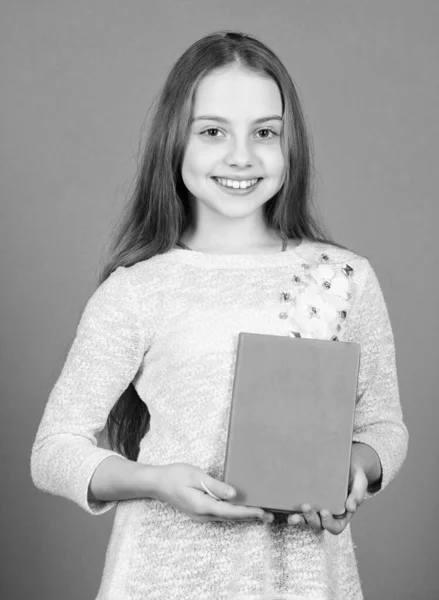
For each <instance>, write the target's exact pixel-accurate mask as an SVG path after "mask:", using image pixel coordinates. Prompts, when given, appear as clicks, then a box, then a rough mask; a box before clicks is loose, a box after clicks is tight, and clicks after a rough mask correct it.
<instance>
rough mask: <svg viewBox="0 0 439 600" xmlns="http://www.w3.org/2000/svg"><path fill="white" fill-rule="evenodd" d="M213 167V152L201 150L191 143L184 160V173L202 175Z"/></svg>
mask: <svg viewBox="0 0 439 600" xmlns="http://www.w3.org/2000/svg"><path fill="white" fill-rule="evenodd" d="M211 167H212V156H211V153H209V152H206V151H204V152H203V151H200V148H197V147H196V146H195V145H189V146H188V147H187V149H186V153H185V157H184V160H183V165H182V169H183V173H184V172H186V173H187V175H188V176H190V175H202V174H206V172H209V171H210V169H211Z"/></svg>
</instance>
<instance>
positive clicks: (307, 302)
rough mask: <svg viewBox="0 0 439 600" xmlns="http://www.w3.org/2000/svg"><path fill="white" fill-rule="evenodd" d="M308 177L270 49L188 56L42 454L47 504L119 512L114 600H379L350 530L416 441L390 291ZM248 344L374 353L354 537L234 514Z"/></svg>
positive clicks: (350, 505)
mask: <svg viewBox="0 0 439 600" xmlns="http://www.w3.org/2000/svg"><path fill="white" fill-rule="evenodd" d="M310 171H311V164H310V151H309V143H308V138H307V133H306V129H305V124H304V118H303V115H302V111H301V107H300V104H299V100H298V96H297V92H296V90H295V87H294V84H293V82H292V80H291V78H290V76H289V74H288V72H287V71H286V69H285V67H284V66H283V64H282V63H281V62H280V60H279V59H278V57H277V56H276V55H275V54H274V53H273V52H272V51H271V50H269V49H268V48H267V46H265V45H264V44H262V43H261V42H260V41H258V40H257V39H255V38H254V37H251V36H248V35H243V34H239V33H231V32H219V33H215V34H212V35H209V36H207V37H205V38H203V39H201V40H199V41H197V42H196V43H195V44H193V45H192V46H191V47H190V48H189V49H188V50H187V51H186V52H185V53H184V54H183V55H182V56H181V58H180V59H179V60H178V61H177V62H176V64H175V65H174V67H173V68H172V70H171V72H170V74H169V76H168V78H167V80H166V82H165V85H164V88H163V90H162V92H161V95H160V97H159V99H158V103H157V106H156V109H155V112H154V115H153V118H152V123H151V126H150V129H149V134H148V136H147V138H146V143H145V150H144V156H143V161H142V164H141V169H140V171H139V173H138V177H137V183H136V188H135V191H134V194H133V197H132V202H131V204H130V206H129V207H128V210H127V213H126V216H125V220H124V222H123V224H122V226H121V228H120V231H119V232H118V235H117V237H116V239H115V243H114V251H113V255H112V257H111V260H110V261H109V262H108V264H107V266H106V268H105V269H104V272H103V275H102V279H101V285H100V286H99V287H98V289H97V290H96V292H95V293H94V294H93V295H92V297H91V298H90V299H89V301H88V303H87V305H86V307H85V310H84V313H83V315H82V318H81V320H80V323H79V326H78V330H77V334H76V337H75V340H74V342H73V345H72V348H71V350H70V353H69V355H68V358H67V360H66V363H65V365H64V368H63V370H62V373H61V375H60V377H59V379H58V381H57V383H56V385H55V387H54V389H53V391H52V393H51V395H50V398H49V401H48V403H47V406H46V409H45V412H44V415H43V418H42V420H41V424H40V427H39V430H38V433H37V436H36V440H35V443H34V446H33V450H32V457H31V471H32V478H33V481H34V483H35V485H36V486H37V487H39V488H40V489H42V490H45V491H48V492H51V493H53V494H58V495H61V496H64V497H66V498H69V499H70V500H72V501H74V502H76V503H77V504H78V505H79V506H81V507H82V508H83V509H84V510H85V511H87V512H88V513H91V514H102V513H104V512H106V511H108V510H110V509H111V508H112V507H113V506H114V505H117V509H116V515H115V520H114V525H113V531H112V535H111V539H110V542H109V546H108V550H107V556H106V563H105V569H104V573H103V577H102V581H101V585H100V589H99V593H98V596H97V600H140V599H146V598H148V600H153V599H154V598H156V599H160V600H164V599H166V600H178V599H181V600H183V599H184V600H192V599H193V600H202V599H205V600H226V599H248V600H250V599H252V600H256V599H261V598H267V599H268V598H269V599H271V600H273V599H283V600H292V599H319V600H358V599H360V598H363V595H362V591H361V586H360V580H359V575H358V570H357V565H356V560H355V556H354V550H353V544H352V538H351V532H350V520H351V518H352V517H353V515H354V514H355V512H356V510H357V508H358V507H359V506H360V504H361V503H362V502H363V500H364V498H367V497H370V496H373V495H374V494H376V493H378V492H379V491H380V490H382V489H384V488H385V487H386V485H387V484H388V483H389V482H390V481H391V480H392V479H393V478H394V476H395V475H396V473H397V472H398V470H399V469H400V467H401V465H402V463H403V461H404V458H405V455H406V451H407V442H408V434H407V430H406V427H405V425H404V423H403V420H402V413H401V406H400V401H399V395H398V383H397V376H396V367H395V356H394V343H393V335H392V330H391V325H390V322H389V317H388V312H387V308H386V304H385V301H384V299H383V296H382V292H381V289H380V285H379V283H378V280H377V278H376V275H375V272H374V270H373V268H372V267H371V265H370V263H369V261H368V260H367V259H366V258H364V257H361V256H359V255H357V254H355V253H354V252H352V251H350V250H347V249H346V248H344V247H342V246H340V245H338V244H336V243H334V242H332V241H331V240H330V239H329V238H327V237H325V235H324V233H323V231H322V230H321V229H320V228H319V226H318V224H317V223H316V221H315V220H314V219H313V217H312V215H311V213H310V195H309V188H310ZM241 331H247V332H252V333H262V334H264V333H265V334H271V335H289V336H296V337H310V338H311V337H314V338H322V339H332V340H334V343H337V340H340V341H352V342H356V343H358V344H360V346H361V361H360V372H359V381H358V397H357V408H356V416H355V425H354V430H353V447H352V459H351V471H350V487H349V493H348V497H347V499H346V514H345V516H344V518H342V519H335V518H333V516H332V515H331V514H330V513H329V511H327V510H323V511H321V512H320V513H316V512H315V511H313V510H312V509H311V507H310V506H307V505H304V506H303V507H302V508H303V513H302V514H301V515H295V516H292V515H286V516H285V515H273V514H271V513H269V512H267V511H264V510H263V509H262V508H252V507H245V506H237V505H234V504H233V497H234V494H235V491H234V490H233V489H231V488H230V486H228V485H226V484H225V483H224V482H223V481H222V478H223V465H224V457H225V450H226V443H227V430H228V418H229V410H230V402H231V394H232V385H233V376H234V365H235V360H236V350H237V341H238V335H239V332H241ZM106 425H107V431H108V439H109V443H110V448H112V449H111V450H107V449H105V448H100V447H98V446H97V436H98V434H99V432H100V431H102V430H104V428H105V426H106ZM291 460H292V461H294V460H300V457H297V456H296V457H291ZM213 496H216V497H217V498H219V499H215V498H214V497H213Z"/></svg>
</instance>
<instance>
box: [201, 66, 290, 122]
mask: <svg viewBox="0 0 439 600" xmlns="http://www.w3.org/2000/svg"><path fill="white" fill-rule="evenodd" d="M201 114H214V115H218V116H222V117H226V118H229V119H230V120H233V119H241V118H243V119H245V120H248V121H252V120H254V119H257V118H258V117H261V116H264V115H267V114H278V115H282V98H281V95H280V91H279V88H278V87H277V84H276V82H275V81H274V80H273V79H271V78H269V77H264V76H262V75H259V74H257V73H254V72H252V71H249V70H248V69H244V68H242V67H236V66H234V67H229V68H225V69H221V70H216V71H213V72H211V73H209V74H208V75H206V76H205V77H204V78H203V79H202V80H201V81H200V83H199V85H198V87H197V90H196V92H195V97H194V104H193V116H194V117H196V116H197V115H201Z"/></svg>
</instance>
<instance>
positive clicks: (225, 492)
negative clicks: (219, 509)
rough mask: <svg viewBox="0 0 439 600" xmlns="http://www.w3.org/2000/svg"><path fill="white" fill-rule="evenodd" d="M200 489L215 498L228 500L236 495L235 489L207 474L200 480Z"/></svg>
mask: <svg viewBox="0 0 439 600" xmlns="http://www.w3.org/2000/svg"><path fill="white" fill-rule="evenodd" d="M200 489H202V490H203V492H205V493H206V494H209V496H211V497H212V498H215V499H216V500H230V499H231V498H234V496H236V491H235V489H234V488H233V487H232V486H230V485H227V483H224V482H223V481H218V480H217V479H214V478H213V477H209V475H204V477H203V479H202V480H200Z"/></svg>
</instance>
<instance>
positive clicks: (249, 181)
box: [212, 176, 262, 190]
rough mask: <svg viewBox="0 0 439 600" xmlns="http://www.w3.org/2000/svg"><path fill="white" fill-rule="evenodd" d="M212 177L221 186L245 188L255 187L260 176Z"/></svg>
mask: <svg viewBox="0 0 439 600" xmlns="http://www.w3.org/2000/svg"><path fill="white" fill-rule="evenodd" d="M212 179H213V180H214V181H215V182H216V183H217V184H218V185H220V186H221V187H223V188H226V189H229V190H246V189H251V188H254V187H256V185H257V184H258V183H259V182H260V181H261V179H262V177H248V178H246V179H244V178H236V177H215V176H214V177H212Z"/></svg>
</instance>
